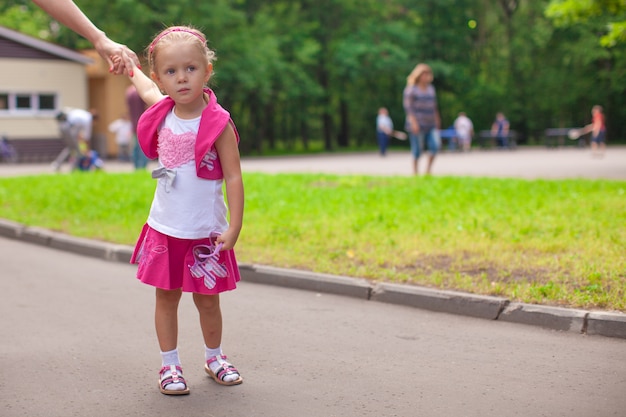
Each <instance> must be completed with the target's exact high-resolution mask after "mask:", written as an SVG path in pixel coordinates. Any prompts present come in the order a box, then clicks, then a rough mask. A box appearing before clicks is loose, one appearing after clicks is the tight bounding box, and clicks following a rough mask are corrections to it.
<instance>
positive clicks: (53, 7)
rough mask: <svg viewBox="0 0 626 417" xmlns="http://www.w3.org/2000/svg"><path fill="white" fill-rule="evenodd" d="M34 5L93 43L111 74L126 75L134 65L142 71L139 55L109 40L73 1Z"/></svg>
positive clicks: (40, 0) (38, 0)
mask: <svg viewBox="0 0 626 417" xmlns="http://www.w3.org/2000/svg"><path fill="white" fill-rule="evenodd" d="M33 3H35V4H36V5H37V6H39V7H40V8H41V9H42V10H43V11H45V12H46V13H48V14H49V15H50V16H51V17H52V18H54V19H56V20H57V21H58V22H59V23H61V24H63V25H65V26H67V27H68V28H70V29H72V30H73V31H74V32H76V33H78V34H79V35H81V36H83V37H84V38H85V39H87V40H88V41H89V42H91V44H92V45H93V46H94V48H96V50H97V51H98V53H99V54H100V56H101V57H102V58H103V59H104V60H106V62H107V63H108V65H109V72H111V73H114V74H117V75H120V74H124V71H125V70H126V69H128V71H132V68H133V64H135V65H136V66H137V67H139V68H140V69H141V65H140V64H139V59H138V58H137V55H136V54H135V53H134V52H133V51H131V50H130V49H129V48H128V47H127V46H126V45H121V44H119V43H117V42H114V41H112V40H111V39H109V37H108V36H107V35H106V34H105V33H104V32H103V31H101V30H100V29H98V28H97V27H96V26H95V25H94V24H93V23H92V22H91V20H89V18H88V17H87V16H86V15H85V14H84V13H83V12H82V11H81V10H80V8H79V7H78V6H77V5H76V4H75V3H74V2H73V1H72V0H33ZM115 58H117V59H115Z"/></svg>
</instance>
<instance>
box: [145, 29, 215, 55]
mask: <svg viewBox="0 0 626 417" xmlns="http://www.w3.org/2000/svg"><path fill="white" fill-rule="evenodd" d="M172 32H185V33H191V34H192V35H193V36H195V37H196V38H198V39H200V40H201V41H202V43H205V42H206V39H204V37H203V36H202V35H200V34H199V33H197V32H194V31H193V30H189V29H185V28H172V29H168V30H166V31H164V32H163V33H161V34H160V35H159V36H157V37H156V38H154V40H153V41H152V43H151V44H150V47H149V48H148V51H149V52H150V53H152V50H153V49H154V46H155V45H156V44H157V42H158V41H160V40H161V38H163V37H164V36H166V35H169V34H170V33H172Z"/></svg>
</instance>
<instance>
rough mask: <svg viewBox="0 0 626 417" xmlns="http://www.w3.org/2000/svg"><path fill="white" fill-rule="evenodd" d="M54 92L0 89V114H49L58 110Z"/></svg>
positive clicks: (56, 96)
mask: <svg viewBox="0 0 626 417" xmlns="http://www.w3.org/2000/svg"><path fill="white" fill-rule="evenodd" d="M57 102H58V95H57V94H56V93H38V92H37V93H34V92H32V93H28V92H20V93H11V92H3V91H0V116H3V115H12V116H14V115H20V114H28V115H29V116H32V115H38V114H46V115H49V114H51V113H54V112H56V111H57V110H58V106H57Z"/></svg>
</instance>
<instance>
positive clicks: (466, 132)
mask: <svg viewBox="0 0 626 417" xmlns="http://www.w3.org/2000/svg"><path fill="white" fill-rule="evenodd" d="M473 129H474V125H473V124H472V121H471V120H470V119H469V117H467V116H459V117H457V118H456V120H455V121H454V130H456V134H457V136H458V137H459V138H461V139H469V138H470V137H471V136H472V130H473Z"/></svg>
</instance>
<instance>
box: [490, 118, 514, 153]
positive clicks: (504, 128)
mask: <svg viewBox="0 0 626 417" xmlns="http://www.w3.org/2000/svg"><path fill="white" fill-rule="evenodd" d="M509 126H510V125H509V121H508V120H507V119H506V117H504V113H502V112H498V113H496V120H494V121H493V124H492V125H491V137H492V138H496V144H497V145H498V147H499V148H508V147H509Z"/></svg>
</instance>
